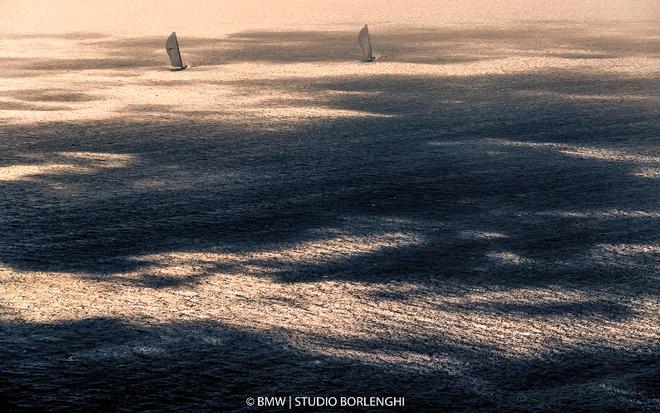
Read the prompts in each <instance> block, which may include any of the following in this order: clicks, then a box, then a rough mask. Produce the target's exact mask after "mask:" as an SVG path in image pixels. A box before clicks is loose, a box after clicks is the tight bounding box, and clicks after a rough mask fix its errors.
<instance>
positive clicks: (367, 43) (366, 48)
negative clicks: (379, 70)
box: [358, 24, 376, 62]
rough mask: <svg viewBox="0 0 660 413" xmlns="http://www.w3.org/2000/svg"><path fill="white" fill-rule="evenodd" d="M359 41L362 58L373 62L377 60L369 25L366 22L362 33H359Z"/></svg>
mask: <svg viewBox="0 0 660 413" xmlns="http://www.w3.org/2000/svg"><path fill="white" fill-rule="evenodd" d="M358 43H359V44H360V49H362V58H363V59H364V61H365V62H373V61H374V60H376V57H375V56H374V52H373V50H372V49H371V38H370V37H369V27H368V26H367V25H366V24H365V25H364V27H363V28H362V30H360V33H359V34H358Z"/></svg>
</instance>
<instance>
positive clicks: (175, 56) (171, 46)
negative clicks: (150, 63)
mask: <svg viewBox="0 0 660 413" xmlns="http://www.w3.org/2000/svg"><path fill="white" fill-rule="evenodd" d="M165 50H167V55H168V56H169V57H170V62H172V66H174V70H183V69H185V68H187V67H188V65H184V64H183V59H182V58H181V50H179V41H178V40H177V39H176V32H172V34H170V37H168V38H167V42H166V43H165Z"/></svg>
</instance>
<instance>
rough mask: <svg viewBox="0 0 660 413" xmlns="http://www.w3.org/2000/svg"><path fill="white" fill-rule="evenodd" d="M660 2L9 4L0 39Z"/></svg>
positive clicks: (617, 13) (1, 10)
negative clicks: (2, 37)
mask: <svg viewBox="0 0 660 413" xmlns="http://www.w3.org/2000/svg"><path fill="white" fill-rule="evenodd" d="M658 17H660V2H658V1H657V0H626V1H620V0H581V1H567V0H504V1H502V0H500V1H497V0H417V1H413V0H388V1H385V0H359V1H351V2H349V1H345V0H328V1H315V0H271V1H267V0H191V1H175V0H140V1H135V0H113V1H108V0H101V1H88V0H62V1H52V0H8V1H7V0H5V1H0V33H2V32H4V33H5V34H14V33H22V34H25V33H70V32H102V33H104V34H114V35H121V36H138V35H140V36H141V35H152V34H162V33H167V32H169V31H171V30H177V31H179V32H182V33H185V34H187V35H222V34H227V33H232V32H235V31H239V30H253V29H260V28H261V29H263V28H269V29H274V28H281V29H287V30H291V29H299V30H305V29H310V28H315V29H323V28H324V27H327V28H333V29H334V28H337V26H338V25H356V24H363V23H367V22H368V23H370V24H373V25H382V26H387V25H409V26H438V25H455V24H462V23H470V24H475V23H481V24H499V23H503V22H507V21H530V20H548V21H562V20H572V21H585V20H588V21H595V20H598V21H608V20H640V19H643V20H648V19H657V18H658Z"/></svg>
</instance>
